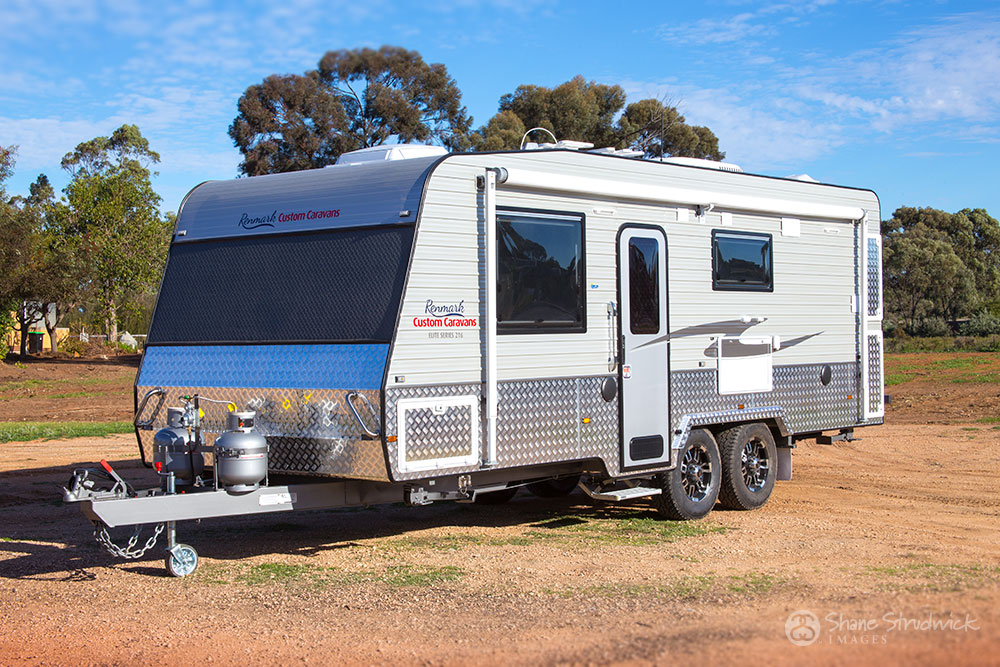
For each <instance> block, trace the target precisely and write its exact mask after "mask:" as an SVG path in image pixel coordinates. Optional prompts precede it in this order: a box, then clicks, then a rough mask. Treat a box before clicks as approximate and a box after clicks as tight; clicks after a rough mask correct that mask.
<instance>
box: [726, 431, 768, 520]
mask: <svg viewBox="0 0 1000 667" xmlns="http://www.w3.org/2000/svg"><path fill="white" fill-rule="evenodd" d="M719 454H720V455H721V456H722V490H721V491H720V492H719V502H720V503H721V504H722V506H723V507H725V508H727V509H733V510H753V509H757V508H758V507H761V506H763V505H764V503H766V502H767V499H768V498H770V497H771V491H773V490H774V480H775V479H776V478H777V475H778V449H777V447H775V446H774V436H772V435H771V429H769V428H768V427H767V426H765V425H764V424H743V425H742V426H734V427H733V428H731V429H728V430H725V431H723V432H722V433H721V434H720V435H719Z"/></svg>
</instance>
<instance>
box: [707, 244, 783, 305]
mask: <svg viewBox="0 0 1000 667" xmlns="http://www.w3.org/2000/svg"><path fill="white" fill-rule="evenodd" d="M771 259H772V257H771V235H770V234H753V233H750V232H723V231H719V230H715V231H713V232H712V289H716V290H749V291H755V292H770V291H772V290H773V289H774V282H773V273H772V267H771Z"/></svg>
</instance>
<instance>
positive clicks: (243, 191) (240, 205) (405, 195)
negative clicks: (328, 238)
mask: <svg viewBox="0 0 1000 667" xmlns="http://www.w3.org/2000/svg"><path fill="white" fill-rule="evenodd" d="M439 159H440V158H437V157H432V158H414V159H411V160H394V161H385V162H373V163H371V164H358V165H350V166H342V167H330V168H327V169H310V170H307V171H295V172H290V173H286V174H269V175H267V176H254V177H252V178H237V179H234V180H231V181H210V182H208V183H203V184H202V185H199V186H198V187H197V188H195V189H194V190H192V191H191V192H190V193H189V194H188V196H187V198H186V199H185V201H184V204H183V206H182V207H181V212H180V217H179V218H178V220H177V235H176V236H175V237H174V242H175V243H186V242H188V241H197V240H201V239H213V238H222V237H232V236H248V235H253V236H257V235H261V234H286V233H289V232H303V231H310V230H313V231H314V230H319V229H341V228H344V227H359V226H363V227H367V226H372V225H385V224H397V223H399V222H407V221H409V222H412V221H413V220H414V219H416V215H417V210H418V209H419V208H420V197H421V195H422V194H423V187H424V181H425V180H426V178H427V174H428V173H429V172H430V170H431V168H432V167H433V166H434V165H435V164H436V163H437V162H438V160H439ZM405 212H408V214H404V213H405Z"/></svg>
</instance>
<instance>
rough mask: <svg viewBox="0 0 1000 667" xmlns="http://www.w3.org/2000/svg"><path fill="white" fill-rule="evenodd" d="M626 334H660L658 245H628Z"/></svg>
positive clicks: (636, 241) (641, 241) (639, 241)
mask: <svg viewBox="0 0 1000 667" xmlns="http://www.w3.org/2000/svg"><path fill="white" fill-rule="evenodd" d="M628 284H629V295H628V301H629V330H630V331H631V332H632V333H634V334H655V333H659V332H660V244H659V243H657V241H656V239H652V238H645V237H635V238H631V239H629V242H628Z"/></svg>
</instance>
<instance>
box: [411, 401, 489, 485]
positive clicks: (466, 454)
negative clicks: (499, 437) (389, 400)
mask: <svg viewBox="0 0 1000 667" xmlns="http://www.w3.org/2000/svg"><path fill="white" fill-rule="evenodd" d="M396 414H397V417H396V419H397V423H396V433H397V434H398V436H397V441H396V442H397V447H398V452H399V470H400V472H420V471H425V470H426V471H432V470H445V469H448V468H463V467H467V466H471V465H476V464H478V463H479V441H480V440H479V431H480V426H479V424H480V422H479V397H478V396H442V397H439V398H404V399H400V400H399V402H398V403H397V404H396Z"/></svg>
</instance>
